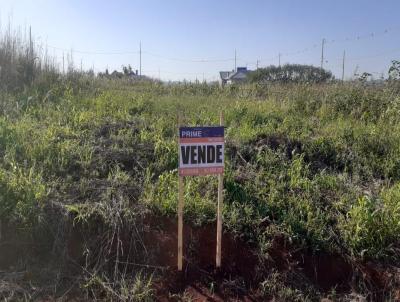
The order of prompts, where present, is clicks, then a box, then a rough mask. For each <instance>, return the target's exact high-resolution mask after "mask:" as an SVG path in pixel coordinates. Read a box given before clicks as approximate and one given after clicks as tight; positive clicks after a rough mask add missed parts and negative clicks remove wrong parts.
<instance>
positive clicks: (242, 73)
mask: <svg viewBox="0 0 400 302" xmlns="http://www.w3.org/2000/svg"><path fill="white" fill-rule="evenodd" d="M249 72H250V70H247V67H238V68H237V69H236V71H234V70H232V71H220V73H219V76H220V83H221V86H224V85H226V84H228V85H229V84H237V83H242V82H244V81H246V80H247V75H248V74H249Z"/></svg>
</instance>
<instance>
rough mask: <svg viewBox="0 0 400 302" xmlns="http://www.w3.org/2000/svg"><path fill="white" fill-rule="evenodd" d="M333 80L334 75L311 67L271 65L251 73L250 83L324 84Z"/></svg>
mask: <svg viewBox="0 0 400 302" xmlns="http://www.w3.org/2000/svg"><path fill="white" fill-rule="evenodd" d="M332 78H333V76H332V73H331V72H330V71H327V70H325V69H322V68H319V67H314V66H310V65H299V64H286V65H283V66H274V65H271V66H269V67H266V68H260V69H257V70H255V71H253V72H251V73H250V75H249V81H250V82H256V83H259V82H273V83H323V82H327V81H329V80H331V79H332Z"/></svg>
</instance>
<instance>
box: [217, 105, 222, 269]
mask: <svg viewBox="0 0 400 302" xmlns="http://www.w3.org/2000/svg"><path fill="white" fill-rule="evenodd" d="M219 124H220V125H221V126H223V125H224V114H223V112H222V111H221V113H220V117H219ZM223 186H224V175H223V174H222V173H221V174H219V175H218V208H217V253H216V255H217V256H216V260H215V265H216V267H217V268H220V267H221V246H222V202H223V199H224V196H223V195H222V194H223V193H222V189H223Z"/></svg>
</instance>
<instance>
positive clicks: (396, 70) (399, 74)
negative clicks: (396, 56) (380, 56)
mask: <svg viewBox="0 0 400 302" xmlns="http://www.w3.org/2000/svg"><path fill="white" fill-rule="evenodd" d="M388 74H389V80H398V79H400V61H396V60H393V61H392V66H390V68H389V71H388Z"/></svg>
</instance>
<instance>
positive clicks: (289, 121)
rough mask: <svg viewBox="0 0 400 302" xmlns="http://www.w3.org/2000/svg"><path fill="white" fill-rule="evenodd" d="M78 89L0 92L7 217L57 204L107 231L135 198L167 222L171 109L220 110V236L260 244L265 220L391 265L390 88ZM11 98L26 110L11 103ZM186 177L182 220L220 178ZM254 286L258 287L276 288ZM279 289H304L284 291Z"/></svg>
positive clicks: (18, 220) (25, 221)
mask: <svg viewBox="0 0 400 302" xmlns="http://www.w3.org/2000/svg"><path fill="white" fill-rule="evenodd" d="M74 83H75V84H74ZM74 85H75V86H74ZM76 85H78V84H76V82H68V81H67V80H65V81H62V82H59V83H56V84H55V85H53V86H52V87H51V90H52V94H51V97H48V98H42V99H41V98H38V97H37V90H36V88H32V89H31V90H28V91H25V92H24V93H20V94H15V95H12V96H11V95H9V94H4V95H2V96H1V97H2V102H3V107H2V108H3V113H2V114H1V116H0V154H1V155H2V156H1V158H0V218H1V220H2V221H3V223H9V224H10V223H12V224H14V225H18V226H21V227H23V228H25V230H26V228H27V227H28V230H29V228H31V229H34V227H35V226H37V225H40V223H41V217H42V215H43V211H44V208H45V207H46V206H48V205H49V204H52V203H54V202H58V203H59V204H61V205H65V207H66V209H67V210H68V211H70V212H71V213H72V214H73V215H75V216H76V217H77V219H78V220H80V221H87V220H88V219H89V217H92V216H95V217H96V219H100V220H103V221H104V223H106V224H109V225H113V224H114V223H115V220H113V218H110V217H115V212H112V213H114V214H112V213H111V212H110V209H109V204H111V203H112V202H114V201H115V200H121V203H120V204H121V207H122V208H121V209H119V211H122V213H123V212H126V216H127V217H128V216H129V215H132V206H136V207H142V208H145V209H146V210H147V211H150V212H153V213H156V214H157V215H163V216H170V217H175V215H176V209H177V180H178V179H177V143H176V142H177V140H176V133H177V115H178V113H179V112H180V113H181V114H182V115H183V119H184V121H183V122H184V124H186V125H217V124H218V121H219V111H220V110H223V111H224V113H225V124H226V141H227V147H226V173H225V181H224V190H225V203H224V209H223V215H224V226H225V228H226V230H228V231H229V232H232V233H233V234H236V235H237V236H240V237H242V238H243V239H245V240H246V241H249V242H251V243H252V244H253V245H256V246H258V247H259V249H260V250H263V249H264V248H265V247H264V245H268V240H266V238H268V236H271V234H270V232H271V227H269V228H267V227H265V225H264V224H262V223H261V222H262V221H264V220H265V218H267V219H268V221H270V222H271V223H272V224H273V225H274V229H275V232H280V233H282V234H284V235H285V236H286V238H287V239H288V240H289V241H290V242H293V244H294V245H297V246H299V247H303V248H305V249H307V250H311V251H324V252H328V253H339V254H342V255H351V256H352V257H353V258H354V259H372V260H377V261H378V260H379V261H393V262H398V261H399V260H400V255H399V252H398V249H399V246H400V189H399V188H400V105H399V104H400V96H399V94H398V93H397V90H396V87H392V86H384V87H373V88H372V87H362V86H358V85H356V84H350V83H349V84H345V85H335V84H332V85H325V86H322V85H321V86H317V85H293V86H279V85H277V86H270V87H260V86H259V85H244V86H240V87H228V88H225V89H221V88H219V87H216V86H207V85H191V84H187V85H180V86H179V85H177V86H165V85H162V84H158V83H137V84H134V85H132V84H131V85H127V84H124V83H118V82H113V81H95V82H94V83H93V84H91V85H93V86H85V85H86V84H79V85H81V86H79V85H78V86H76ZM76 87H83V88H82V89H77V88H76ZM88 87H89V88H88ZM30 93H32V95H33V97H32V98H31V99H30V100H31V101H30V102H27V101H26V100H27V99H28V97H29V94H30ZM17 100H19V101H21V102H22V103H23V105H22V106H18V107H15V106H14V107H13V106H12V105H11V104H14V103H15V102H16V101H17ZM185 183H186V191H185V202H186V203H185V216H184V217H185V219H186V221H188V222H190V223H192V224H195V225H202V224H205V223H209V222H212V221H214V220H215V211H216V206H215V200H216V193H217V182H216V179H215V178H214V177H202V178H187V179H186V181H185ZM110 213H111V214H110ZM118 213H119V214H118V215H120V212H118ZM113 215H114V216H113ZM129 217H131V216H129ZM273 277H274V276H273ZM271 278H272V277H271ZM274 278H275V279H276V278H278V277H277V276H275V277H274ZM278 279H279V278H278ZM278 279H277V280H278ZM279 280H280V279H279ZM135 282H136V283H135V284H137V283H138V282H139V281H135ZM279 282H280V281H279ZM132 286H136V285H130V284H127V285H124V288H125V289H124V291H126V290H128V291H130V290H133V291H136V290H135V289H134V288H133V289H131V287H132ZM138 286H139V285H138ZM140 286H142V285H140ZM263 286H264V287H263V288H264V289H263V290H264V291H265V295H269V294H270V293H271V291H273V290H274V289H273V288H270V287H269V285H267V284H266V283H265V284H264V285H263ZM121 294H122V293H121ZM125 294H126V293H124V295H125ZM279 296H280V297H284V298H288V297H291V298H290V299H292V298H293V299H294V300H296V299H297V298H298V297H301V296H302V295H301V294H300V293H298V291H297V290H296V289H292V288H289V287H288V288H286V289H282V290H280V291H279ZM299 299H300V298H299Z"/></svg>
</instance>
